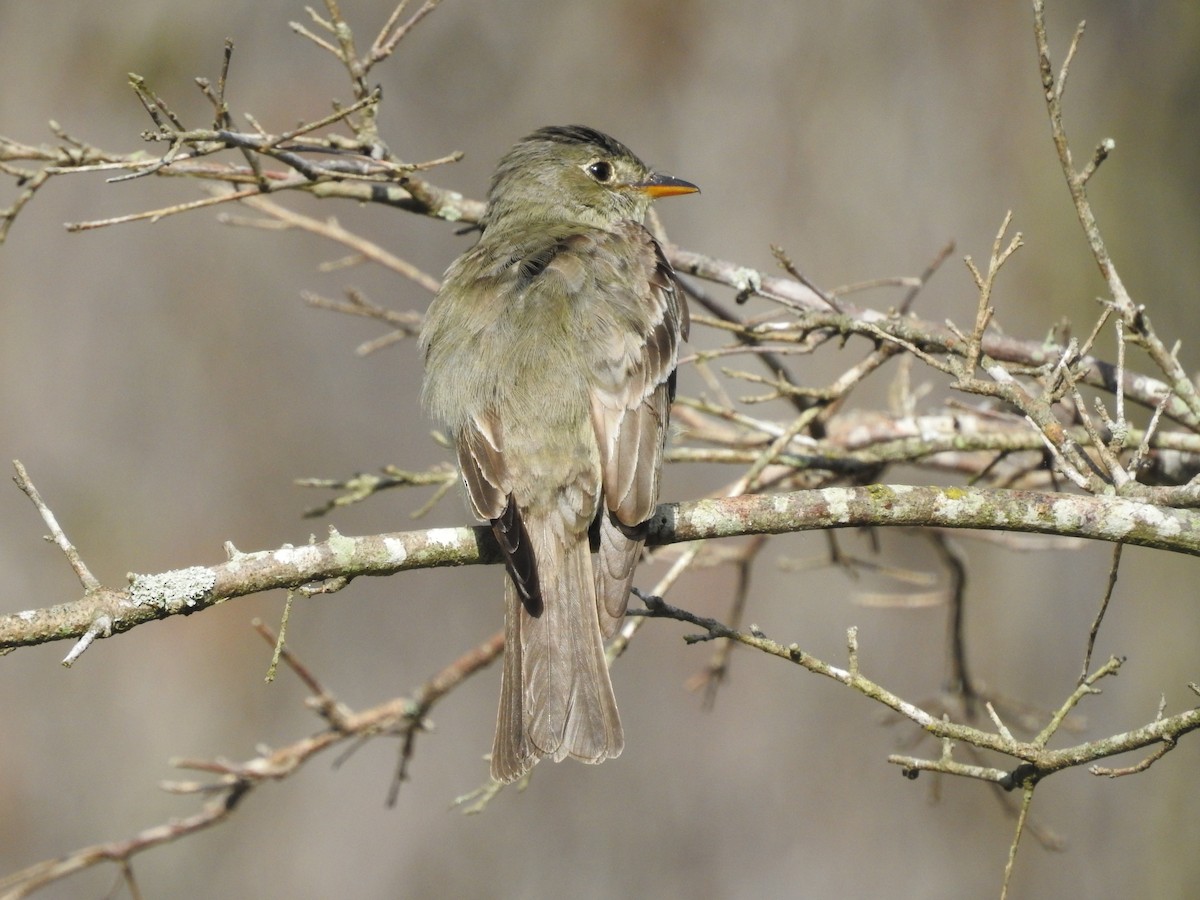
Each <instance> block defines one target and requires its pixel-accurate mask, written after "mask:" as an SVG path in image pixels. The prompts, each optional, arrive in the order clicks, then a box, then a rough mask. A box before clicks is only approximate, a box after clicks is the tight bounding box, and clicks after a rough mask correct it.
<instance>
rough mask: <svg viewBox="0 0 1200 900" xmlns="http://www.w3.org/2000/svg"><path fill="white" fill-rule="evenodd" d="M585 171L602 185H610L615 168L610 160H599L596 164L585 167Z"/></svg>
mask: <svg viewBox="0 0 1200 900" xmlns="http://www.w3.org/2000/svg"><path fill="white" fill-rule="evenodd" d="M583 170H584V171H585V172H587V173H588V174H589V175H591V176H592V177H593V178H594V179H596V180H597V181H598V182H600V183H601V184H608V183H609V182H610V181H612V180H613V167H612V163H610V162H609V161H608V160H604V159H598V160H596V161H595V162H591V163H588V164H587V165H586V166H584V167H583Z"/></svg>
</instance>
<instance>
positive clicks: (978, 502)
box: [933, 488, 988, 522]
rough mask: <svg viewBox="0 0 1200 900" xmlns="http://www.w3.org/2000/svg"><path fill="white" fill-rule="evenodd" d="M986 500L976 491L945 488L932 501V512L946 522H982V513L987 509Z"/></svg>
mask: <svg viewBox="0 0 1200 900" xmlns="http://www.w3.org/2000/svg"><path fill="white" fill-rule="evenodd" d="M987 503H988V501H987V498H986V497H985V496H984V495H983V494H981V493H979V492H977V491H964V490H962V489H961V488H947V489H946V490H944V491H942V492H941V493H939V494H938V495H937V497H936V498H935V500H934V504H933V505H934V510H935V511H936V512H937V514H938V515H939V516H944V517H945V518H946V520H947V521H950V522H961V521H964V520H968V519H979V520H982V518H983V517H982V516H980V513H982V512H983V511H984V510H985V508H986V507H987Z"/></svg>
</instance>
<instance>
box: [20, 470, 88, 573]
mask: <svg viewBox="0 0 1200 900" xmlns="http://www.w3.org/2000/svg"><path fill="white" fill-rule="evenodd" d="M13 468H14V469H16V472H17V474H16V475H14V476H13V481H15V482H16V484H17V487H19V488H20V489H21V491H22V492H23V493H24V494H25V496H26V497H28V498H29V500H30V502H32V503H33V505H34V506H35V507H36V508H37V511H38V513H39V514H40V515H41V517H42V521H43V522H45V523H46V527H47V528H49V529H50V534H49V535H47V538H46V539H47V540H49V541H51V542H53V543H54V544H55V546H57V547H58V549H59V550H61V551H62V552H63V556H65V557H66V558H67V562H68V563H70V565H71V568H72V569H73V570H74V572H75V577H77V578H78V579H79V583H80V584H82V585H83V590H84V592H85V593H88V594H91V593H93V592H95V591H98V590H100V588H101V585H100V580H99V579H98V578H96V576H95V575H93V574H92V571H91V569H89V568H88V567H87V563H85V562H84V561H83V557H82V556H80V555H79V551H78V550H76V549H75V545H74V544H72V543H71V541H70V540H68V538H67V535H66V533H65V532H64V531H63V530H62V527H61V526H60V525H59V524H58V519H57V518H55V516H54V513H53V512H51V511H50V507H48V506H47V505H46V502H45V501H44V500H43V499H42V495H41V494H40V493H39V492H38V489H37V488H36V487H35V486H34V484H33V481H32V480H31V479H30V477H29V473H28V472H27V471H26V470H25V466H23V465H22V464H21V461H20V460H19V459H14V460H13Z"/></svg>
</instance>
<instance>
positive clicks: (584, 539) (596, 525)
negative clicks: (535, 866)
mask: <svg viewBox="0 0 1200 900" xmlns="http://www.w3.org/2000/svg"><path fill="white" fill-rule="evenodd" d="M697 191H699V188H698V187H696V185H694V184H692V183H691V182H688V181H684V180H682V179H680V178H675V177H672V176H670V175H666V174H661V173H658V172H655V171H652V170H651V169H650V168H649V167H648V166H647V165H646V164H645V163H643V162H642V161H641V160H640V159H638V157H637V156H636V155H634V153H633V152H632V151H631V150H630V149H629V148H628V147H626V146H625V145H624V144H622V143H621V142H620V141H618V140H616V139H615V138H612V137H610V136H608V135H607V134H604V133H602V132H600V131H597V130H595V129H593V128H589V127H587V126H582V125H565V126H550V127H545V128H541V129H539V130H537V131H535V132H533V133H532V134H530V135H529V136H527V137H526V138H524V139H523V140H521V141H519V142H517V143H516V144H515V145H514V146H513V147H512V149H511V150H510V151H509V152H508V153H507V154H506V155H505V156H504V157H503V158H502V159H501V160H500V162H499V164H498V166H497V168H496V172H495V175H494V176H493V178H492V181H491V186H490V189H489V191H488V200H487V206H486V210H485V212H484V215H483V216H482V218H481V220H480V228H481V234H480V236H479V239H478V241H477V242H476V243H475V244H474V246H472V247H471V248H470V249H469V250H467V251H466V252H464V253H463V254H462V255H461V256H460V257H458V259H456V260H455V261H454V262H453V263H451V265H450V267H449V268H448V269H447V270H446V273H445V276H444V279H443V281H442V285H441V288H440V290H439V291H438V293H437V295H436V296H435V298H434V300H433V302H432V304H431V305H430V307H429V310H428V312H427V314H426V317H425V320H424V323H423V325H422V329H421V335H420V347H421V351H422V353H423V354H424V360H425V380H424V385H423V389H422V402H423V405H424V407H425V409H426V411H427V412H428V413H429V415H430V416H431V417H432V418H434V419H435V420H437V421H439V422H440V423H441V424H442V425H443V426H444V427H445V429H446V431H447V433H448V434H449V436H450V438H451V440H452V442H453V444H454V447H455V451H456V453H457V458H458V465H459V468H460V470H461V474H462V482H463V485H464V487H465V493H466V496H467V499H468V503H469V506H470V508H471V510H472V511H473V512H474V514H475V515H476V517H477V518H479V519H480V520H484V521H487V522H489V523H490V525H491V531H492V534H493V535H494V536H495V538H496V541H497V543H498V544H499V547H500V550H501V553H502V555H503V559H504V563H505V568H506V570H507V577H506V578H505V620H504V622H505V624H504V642H505V643H504V662H503V666H502V671H501V688H500V704H499V711H498V715H497V722H496V736H495V740H494V742H493V746H492V754H491V775H492V778H493V779H494V780H495V781H497V782H501V783H511V782H513V781H516V780H517V779H519V778H521V777H523V776H524V775H525V774H526V773H528V772H529V771H530V769H531V768H532V767H533V766H534V765H535V764H536V763H537V762H538V761H539V760H541V759H543V758H545V757H550V758H552V759H554V760H555V761H556V762H558V761H561V760H563V759H566V758H568V757H570V758H574V759H577V760H580V761H582V762H585V763H600V762H603V761H605V760H607V759H612V758H614V757H616V756H618V755H619V754H620V753H621V751H622V749H623V748H624V744H625V738H624V732H623V730H622V726H621V720H620V716H619V714H618V712H617V704H616V699H615V697H614V695H613V688H612V683H611V680H610V678H609V672H608V665H607V662H606V660H605V655H604V641H605V639H606V638H608V637H611V636H612V635H613V634H615V633H616V631H617V629H618V628H619V626H620V624H621V622H622V619H623V617H624V615H625V609H626V605H627V603H628V599H629V593H630V588H631V585H632V580H633V573H634V568H635V566H636V565H637V563H638V561H639V559H640V557H641V554H642V549H643V545H644V543H645V537H646V533H647V522H648V520H649V519H650V517H651V515H652V514H653V512H654V509H655V506H656V505H657V503H658V494H659V481H660V473H661V469H662V459H663V453H664V448H665V443H666V437H667V431H668V424H669V417H670V408H671V402H672V400H673V399H674V395H675V381H676V371H675V370H676V366H677V363H678V359H679V347H680V344H681V342H682V341H684V340H686V338H687V334H688V311H687V303H686V300H685V297H684V294H683V289H682V287H681V285H680V283H679V281H678V279H677V276H676V274H675V272H674V270H673V269H672V267H671V265H670V263H669V262H668V261H667V258H666V256H665V254H664V252H663V248H662V246H661V245H660V244H659V242H658V241H657V240H656V239H655V238H654V236H653V235H652V234H651V233H650V232H649V231H648V230H647V229H646V228H645V226H644V225H643V219H644V218H645V216H646V213H647V211H648V210H649V208H650V204H651V202H652V201H654V200H655V199H658V198H660V197H669V196H672V195H680V194H690V193H694V192H697Z"/></svg>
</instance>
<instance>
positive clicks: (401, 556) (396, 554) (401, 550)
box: [383, 537, 408, 565]
mask: <svg viewBox="0 0 1200 900" xmlns="http://www.w3.org/2000/svg"><path fill="white" fill-rule="evenodd" d="M383 546H384V548H385V549H386V550H387V552H388V556H389V557H391V561H392V562H394V563H396V564H397V565H399V564H400V563H402V562H404V560H406V559H408V548H407V547H405V546H404V541H402V540H400V539H399V538H394V537H385V538H384V539H383Z"/></svg>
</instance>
